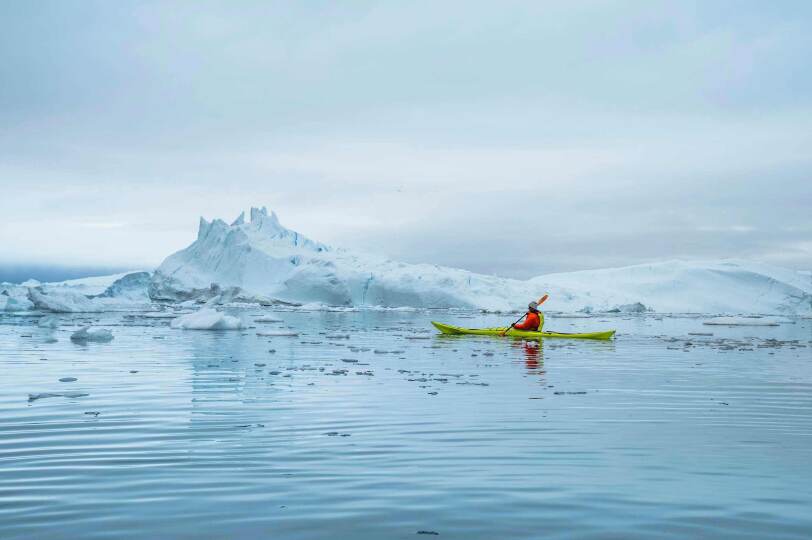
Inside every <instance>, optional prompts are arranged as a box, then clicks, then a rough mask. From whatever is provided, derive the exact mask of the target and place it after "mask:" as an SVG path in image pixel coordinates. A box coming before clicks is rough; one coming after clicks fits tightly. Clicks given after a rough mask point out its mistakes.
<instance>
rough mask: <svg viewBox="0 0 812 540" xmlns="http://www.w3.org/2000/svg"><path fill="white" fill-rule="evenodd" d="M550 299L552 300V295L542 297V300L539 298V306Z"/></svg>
mask: <svg viewBox="0 0 812 540" xmlns="http://www.w3.org/2000/svg"><path fill="white" fill-rule="evenodd" d="M548 298H550V295H549V294H545V295H544V296H542V297H541V298H539V301H538V304H539V305H541V304H543V303H544V302H546V301H547V299H548Z"/></svg>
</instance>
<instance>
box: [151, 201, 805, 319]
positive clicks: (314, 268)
mask: <svg viewBox="0 0 812 540" xmlns="http://www.w3.org/2000/svg"><path fill="white" fill-rule="evenodd" d="M544 293H550V300H549V301H548V302H547V303H546V304H545V309H546V310H548V311H553V312H556V311H558V312H566V313H593V312H615V313H623V314H630V315H633V314H643V313H649V312H657V313H712V314H747V313H764V314H782V315H791V316H792V315H804V314H810V313H812V275H810V274H809V273H805V272H797V271H794V270H789V269H784V268H778V267H774V266H769V265H764V264H759V263H752V262H746V261H712V262H685V261H666V262H660V263H654V264H642V265H635V266H627V267H622V268H609V269H603V270H588V271H580V272H567V273H556V274H547V275H542V276H539V277H536V278H532V279H529V280H516V279H508V278H500V277H497V276H488V275H482V274H476V273H473V272H468V271H465V270H459V269H455V268H448V267H443V266H436V265H430V264H405V263H400V262H396V261H393V260H390V259H387V258H385V257H379V256H375V255H369V254H362V253H356V252H352V251H350V250H346V249H341V248H334V247H332V246H328V245H326V244H323V243H320V242H317V241H315V240H311V239H309V238H307V237H305V236H303V235H301V234H300V233H298V232H295V231H292V230H290V229H287V228H285V227H284V226H283V225H282V224H281V223H280V222H279V218H278V217H277V215H276V214H275V213H274V212H270V213H268V211H267V209H266V208H264V207H263V208H252V209H251V212H250V220H248V221H247V220H246V219H245V215H244V213H243V214H241V215H240V216H239V217H238V218H237V219H236V220H235V221H233V222H232V223H231V224H230V225H229V224H227V223H226V222H225V221H223V220H220V219H214V220H212V221H207V220H205V219H203V218H200V223H199V226H198V234H197V239H196V240H195V241H194V242H193V243H192V244H191V245H189V246H188V247H186V248H185V249H182V250H180V251H178V252H177V253H174V254H172V255H170V256H169V257H168V258H167V259H165V260H164V261H163V263H162V264H161V265H160V266H159V267H158V269H157V270H156V271H155V272H154V273H153V274H152V277H151V279H150V281H149V296H150V298H151V299H152V300H154V301H170V302H186V304H184V305H192V304H195V303H206V304H207V305H209V306H213V305H224V304H226V305H227V304H239V303H260V304H263V305H280V304H282V305H289V306H298V307H299V309H319V310H347V309H355V308H359V307H360V308H364V309H395V308H396V309H409V308H411V309H433V308H462V309H481V310H486V311H492V312H494V311H500V312H505V311H512V310H516V309H522V308H523V307H524V303H525V302H527V301H529V300H532V299H534V298H538V297H539V296H541V295H542V294H544Z"/></svg>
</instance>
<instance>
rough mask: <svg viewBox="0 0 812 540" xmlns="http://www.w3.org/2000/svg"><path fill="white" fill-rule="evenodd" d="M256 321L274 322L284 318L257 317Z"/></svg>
mask: <svg viewBox="0 0 812 540" xmlns="http://www.w3.org/2000/svg"><path fill="white" fill-rule="evenodd" d="M254 322H266V323H274V322H282V319H275V318H274V317H267V316H263V317H257V318H256V319H254Z"/></svg>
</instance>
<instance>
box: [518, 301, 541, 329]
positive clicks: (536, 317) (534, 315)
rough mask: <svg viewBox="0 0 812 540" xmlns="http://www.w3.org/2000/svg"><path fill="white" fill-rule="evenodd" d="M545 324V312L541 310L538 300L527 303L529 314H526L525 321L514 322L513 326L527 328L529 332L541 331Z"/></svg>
mask: <svg viewBox="0 0 812 540" xmlns="http://www.w3.org/2000/svg"><path fill="white" fill-rule="evenodd" d="M543 326H544V314H543V313H542V312H541V311H539V304H538V302H530V303H529V304H528V305H527V314H526V315H525V316H524V321H523V322H520V323H513V324H511V325H510V327H511V328H515V329H516V330H525V331H527V332H541V328H542V327H543Z"/></svg>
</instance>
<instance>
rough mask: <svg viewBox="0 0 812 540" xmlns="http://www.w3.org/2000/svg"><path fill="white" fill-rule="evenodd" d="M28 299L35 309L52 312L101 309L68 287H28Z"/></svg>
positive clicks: (79, 311) (78, 311) (80, 311)
mask: <svg viewBox="0 0 812 540" xmlns="http://www.w3.org/2000/svg"><path fill="white" fill-rule="evenodd" d="M28 299H29V300H30V301H31V303H32V304H34V307H35V308H36V309H39V310H42V311H52V312H54V313H83V312H94V311H102V310H101V309H100V308H99V306H96V305H95V304H93V302H91V301H90V299H89V298H88V297H87V296H85V295H84V294H82V293H81V292H79V291H75V290H73V289H71V288H69V287H58V288H46V287H43V286H39V287H31V288H29V289H28Z"/></svg>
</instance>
